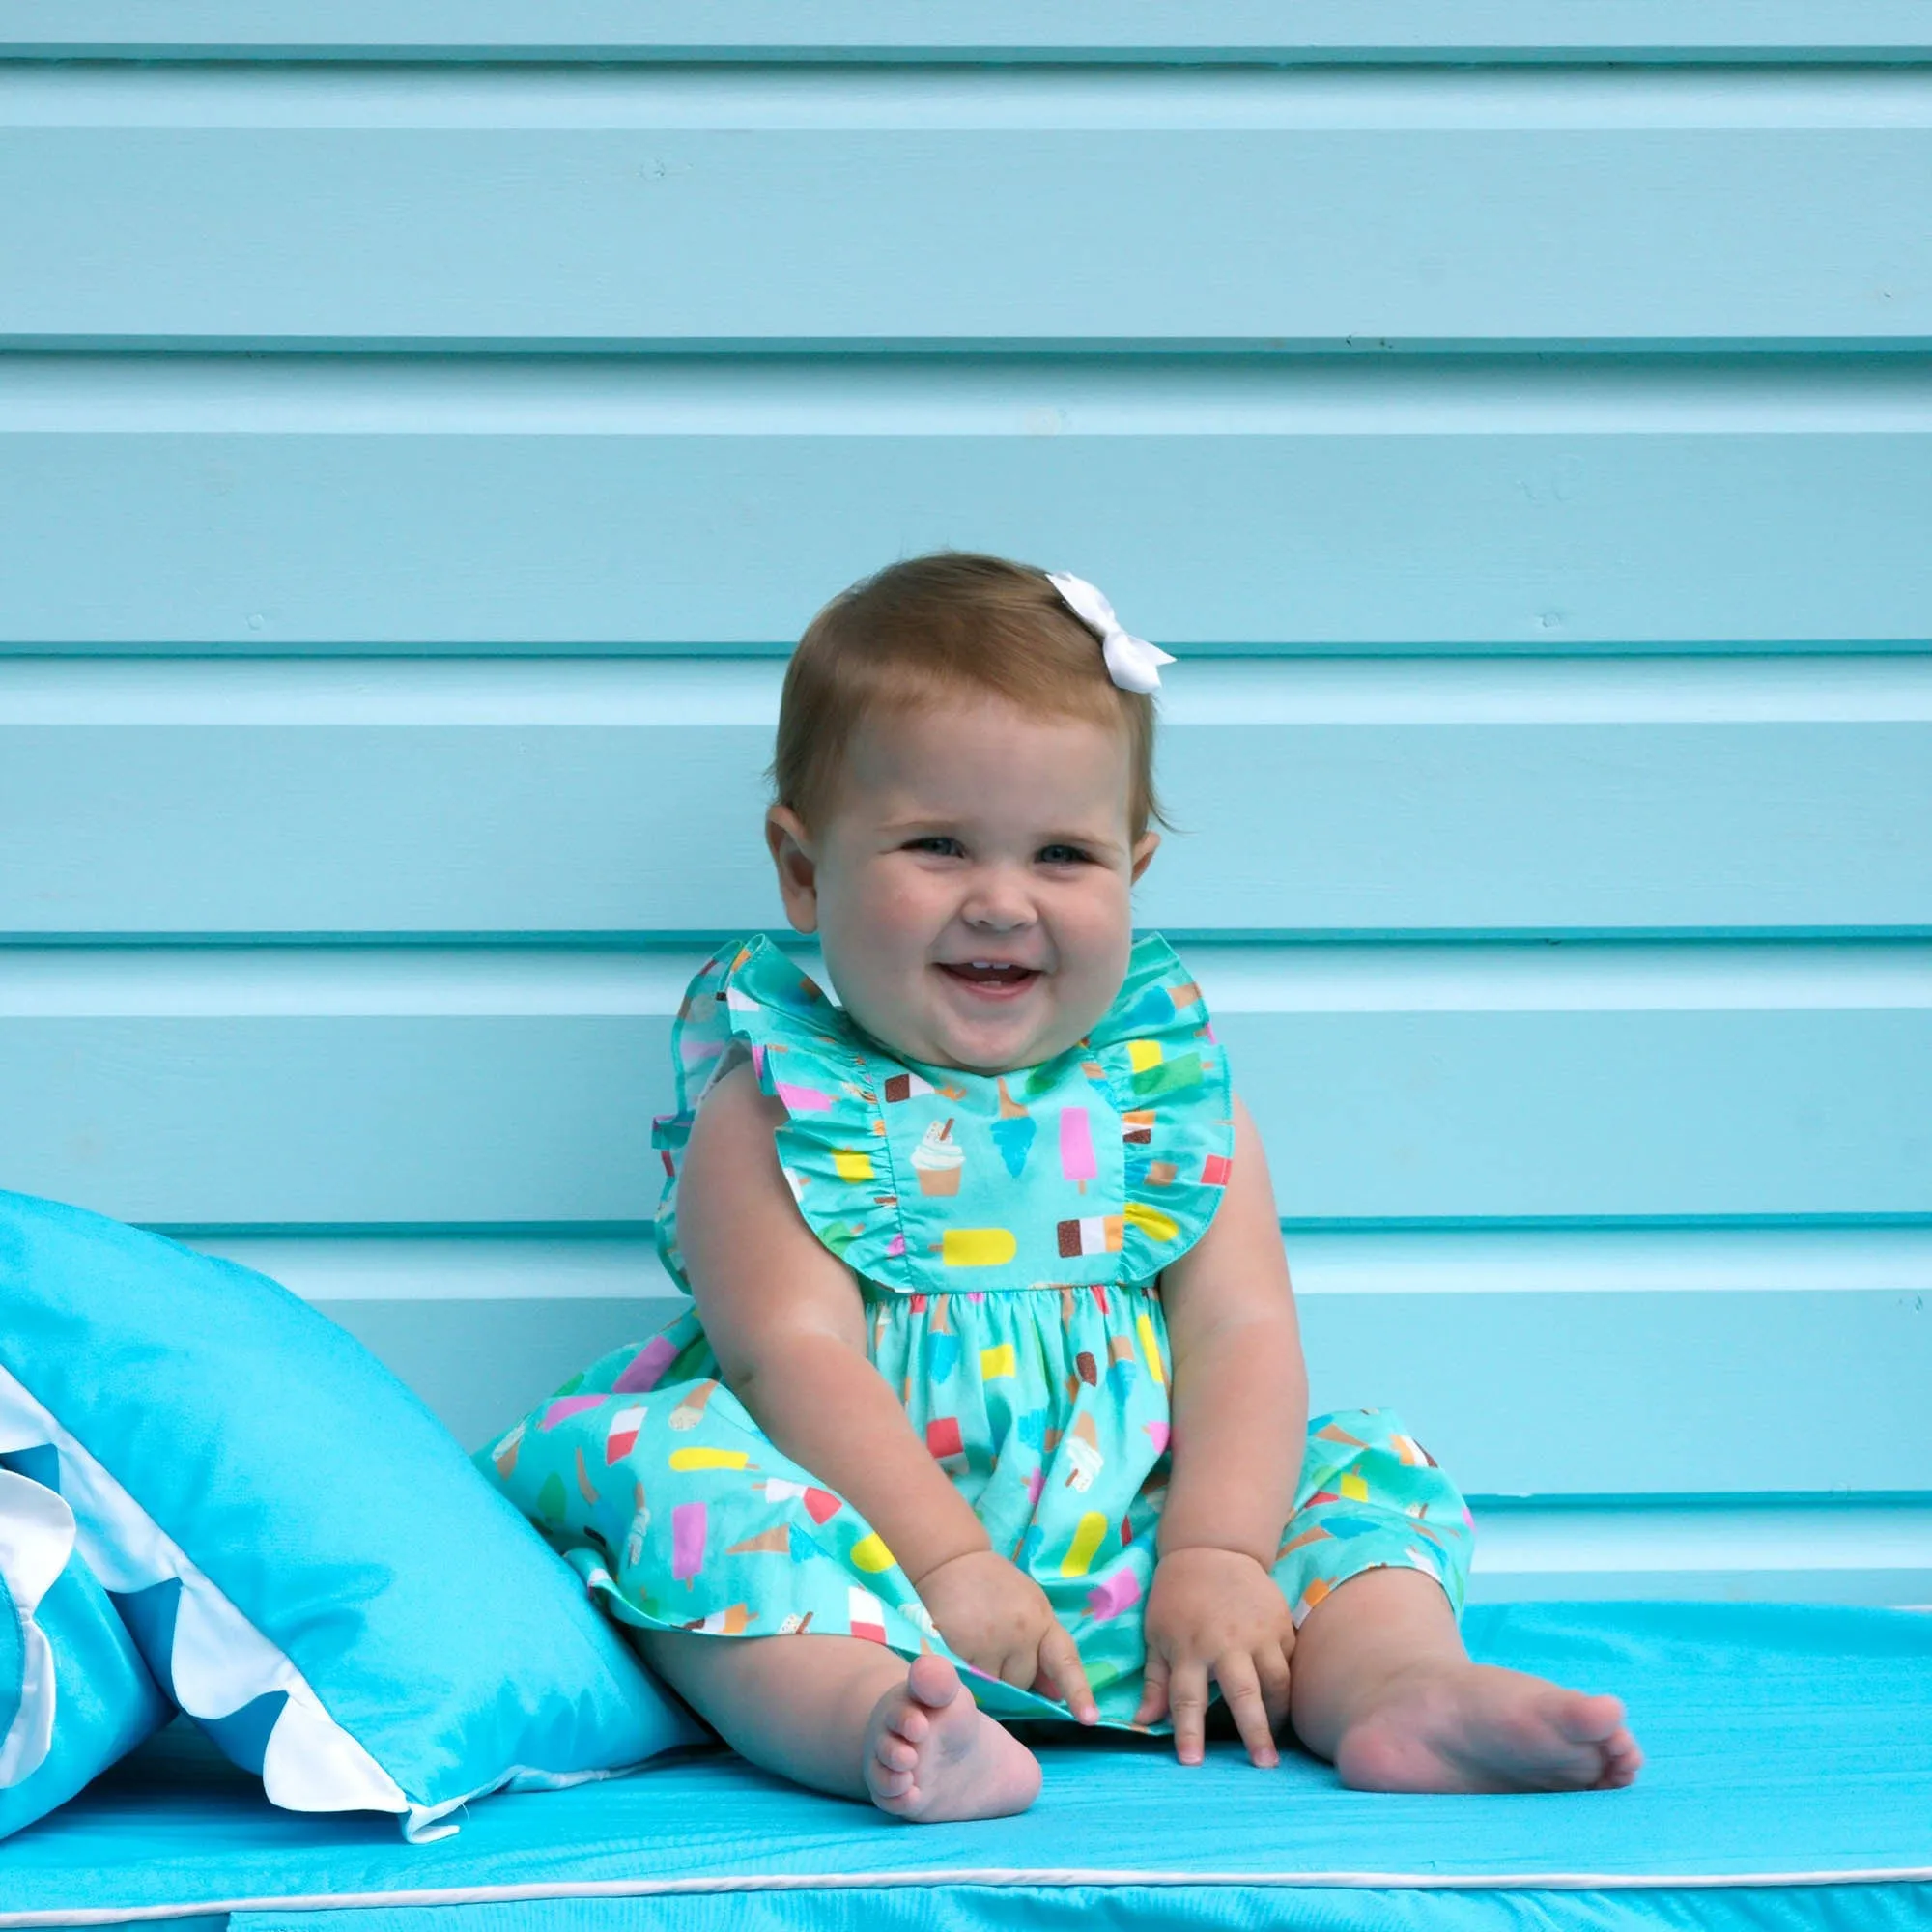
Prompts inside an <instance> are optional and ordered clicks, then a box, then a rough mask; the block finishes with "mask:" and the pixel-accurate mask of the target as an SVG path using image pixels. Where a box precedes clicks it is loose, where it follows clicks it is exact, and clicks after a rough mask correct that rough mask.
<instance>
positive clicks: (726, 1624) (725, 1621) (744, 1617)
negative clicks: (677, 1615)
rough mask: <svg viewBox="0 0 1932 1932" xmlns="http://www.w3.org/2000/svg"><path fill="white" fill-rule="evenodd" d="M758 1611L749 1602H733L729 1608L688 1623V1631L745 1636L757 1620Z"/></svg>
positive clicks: (714, 1611)
mask: <svg viewBox="0 0 1932 1932" xmlns="http://www.w3.org/2000/svg"><path fill="white" fill-rule="evenodd" d="M757 1617H758V1613H757V1611H756V1610H754V1609H753V1608H752V1606H751V1605H749V1604H733V1605H731V1607H730V1608H729V1609H728V1610H713V1611H712V1612H711V1614H710V1615H709V1616H708V1617H700V1618H699V1619H698V1620H697V1622H696V1623H693V1624H686V1625H685V1629H686V1630H688V1631H701V1632H703V1634H705V1635H706V1636H743V1635H744V1634H745V1633H746V1631H748V1630H749V1629H750V1628H751V1627H752V1625H753V1624H754V1623H755V1622H756V1621H757Z"/></svg>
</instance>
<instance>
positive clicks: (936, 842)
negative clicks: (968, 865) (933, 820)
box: [905, 832, 966, 859]
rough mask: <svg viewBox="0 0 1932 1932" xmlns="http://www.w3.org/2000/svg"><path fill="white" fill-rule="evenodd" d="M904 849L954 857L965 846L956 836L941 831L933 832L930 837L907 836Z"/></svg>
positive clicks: (938, 856)
mask: <svg viewBox="0 0 1932 1932" xmlns="http://www.w3.org/2000/svg"><path fill="white" fill-rule="evenodd" d="M905 849H906V850H907V851H908V852H930V853H932V854H933V855H934V856H935V857H936V858H941V859H955V858H957V857H958V856H959V855H960V854H961V853H962V852H964V851H965V849H966V848H965V846H963V845H962V844H960V842H959V841H958V839H956V838H947V837H946V836H945V835H944V834H943V833H937V832H936V833H934V834H933V836H932V837H931V838H908V839H907V840H906V847H905Z"/></svg>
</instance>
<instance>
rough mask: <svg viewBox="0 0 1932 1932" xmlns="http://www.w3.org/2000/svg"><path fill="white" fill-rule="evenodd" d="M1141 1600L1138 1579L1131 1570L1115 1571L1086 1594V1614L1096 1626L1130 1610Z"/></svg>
mask: <svg viewBox="0 0 1932 1932" xmlns="http://www.w3.org/2000/svg"><path fill="white" fill-rule="evenodd" d="M1140 1600H1141V1585H1140V1578H1139V1577H1136V1576H1135V1575H1134V1573H1133V1572H1132V1571H1131V1570H1127V1569H1121V1570H1116V1571H1115V1572H1114V1574H1113V1575H1112V1576H1111V1577H1106V1578H1104V1579H1103V1580H1102V1581H1100V1582H1098V1583H1096V1584H1094V1587H1093V1588H1092V1589H1091V1590H1089V1591H1088V1592H1087V1614H1088V1615H1089V1616H1090V1617H1092V1618H1093V1619H1094V1622H1095V1623H1096V1624H1103V1623H1105V1622H1106V1621H1107V1619H1108V1618H1109V1617H1118V1616H1119V1615H1120V1614H1121V1613H1122V1611H1123V1610H1130V1609H1132V1608H1133V1606H1134V1605H1136V1604H1138V1603H1139V1602H1140Z"/></svg>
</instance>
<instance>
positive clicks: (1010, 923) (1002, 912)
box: [960, 871, 1034, 932]
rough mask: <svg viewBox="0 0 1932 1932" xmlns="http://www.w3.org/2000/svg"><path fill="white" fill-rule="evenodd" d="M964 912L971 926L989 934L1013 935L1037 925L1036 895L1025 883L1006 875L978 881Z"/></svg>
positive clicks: (989, 875)
mask: <svg viewBox="0 0 1932 1932" xmlns="http://www.w3.org/2000/svg"><path fill="white" fill-rule="evenodd" d="M960 911H961V914H962V916H963V917H964V919H965V921H966V923H967V924H968V925H974V926H979V927H980V929H981V930H983V931H988V932H1011V931H1013V930H1015V929H1016V928H1017V927H1020V926H1025V925H1031V924H1032V923H1034V907H1033V895H1031V894H1030V893H1028V892H1027V891H1026V889H1025V885H1024V883H1023V882H1022V881H1021V880H1019V879H1016V878H1013V877H1012V876H1011V875H1010V874H1009V873H1007V872H1004V871H998V872H984V873H981V874H980V876H979V877H978V878H976V879H975V880H974V881H973V884H972V888H971V890H970V891H969V892H968V894H967V895H966V902H965V904H964V905H963V906H962V907H961V908H960Z"/></svg>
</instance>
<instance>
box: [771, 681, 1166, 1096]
mask: <svg viewBox="0 0 1932 1932" xmlns="http://www.w3.org/2000/svg"><path fill="white" fill-rule="evenodd" d="M1127 792H1128V770H1127V744H1126V740H1125V737H1124V735H1123V734H1122V733H1120V732H1117V731H1110V730H1108V729H1106V728H1105V727H1104V726H1102V725H1095V724H1090V723H1087V722H1086V721H1084V720H1080V719H1070V718H1058V719H1041V718H1034V717H1030V716H1028V715H1027V714H1025V713H1023V712H1020V711H1018V710H1016V709H1014V708H1013V707H1012V706H1010V705H1008V704H1005V703H1003V702H1001V701H1000V700H998V699H985V700H980V701H975V702H970V703H967V704H963V705H949V706H947V707H946V708H945V709H943V710H942V709H940V708H938V707H932V708H928V709H922V710H918V711H914V712H911V713H908V714H904V715H900V716H895V717H884V718H878V719H873V720H867V721H866V722H865V723H863V724H862V725H860V727H859V728H858V730H857V731H856V732H854V734H853V737H852V742H851V745H850V746H849V748H848V751H847V755H846V761H845V768H844V771H843V773H842V774H841V776H840V780H839V783H838V792H837V795H836V797H835V799H834V801H833V804H832V807H831V809H830V810H829V811H828V812H827V813H826V814H825V816H824V819H823V822H822V823H821V824H819V825H817V826H815V827H812V828H810V829H808V828H807V827H805V826H804V825H802V824H801V823H800V822H799V820H798V819H797V817H796V816H795V815H794V814H793V813H792V812H790V811H788V810H786V809H785V808H783V807H782V806H779V807H775V808H774V809H773V810H772V813H771V816H770V819H769V821H768V825H767V833H768V837H769V838H770V841H771V846H772V852H773V856H774V858H776V860H777V861H778V866H779V880H780V885H781V889H782V891H783V893H784V897H785V910H786V912H787V914H788V915H789V916H790V919H791V923H792V924H793V925H795V926H796V927H797V928H798V929H799V930H800V931H801V932H816V933H817V934H818V935H819V940H820V944H821V945H822V946H823V948H824V952H825V965H826V970H827V972H828V973H829V974H830V975H831V978H832V983H833V984H834V985H835V986H836V987H837V988H838V997H839V998H840V1000H842V1001H843V1002H844V1005H845V1009H846V1010H847V1011H848V1012H849V1013H850V1014H851V1015H852V1017H853V1018H854V1019H855V1020H857V1021H858V1023H859V1024H860V1025H861V1026H862V1027H864V1028H865V1030H866V1031H867V1033H869V1034H870V1035H872V1037H874V1038H875V1039H878V1040H880V1041H881V1042H883V1043H884V1044H885V1045H887V1046H890V1047H892V1048H894V1049H895V1050H896V1051H897V1052H898V1053H900V1054H901V1055H903V1056H904V1057H905V1058H907V1059H909V1060H916V1061H921V1062H923V1063H925V1064H927V1065H939V1066H958V1067H965V1068H969V1069H971V1070H973V1071H976V1072H995V1071H1005V1070H1007V1069H1008V1068H1010V1067H1016V1066H1031V1065H1035V1064H1036V1063H1037V1062H1039V1061H1042V1060H1049V1059H1051V1058H1052V1057H1053V1056H1054V1055H1055V1054H1057V1053H1060V1052H1063V1051H1064V1050H1065V1048H1067V1047H1069V1046H1071V1045H1072V1044H1073V1043H1074V1042H1075V1041H1076V1040H1078V1039H1080V1038H1081V1037H1083V1036H1084V1035H1085V1034H1086V1033H1087V1032H1088V1030H1089V1029H1090V1028H1091V1027H1092V1026H1093V1025H1094V1022H1095V1021H1096V1020H1098V1019H1099V1017H1100V1016H1101V1014H1102V1013H1104V1012H1105V1011H1106V1010H1107V1009H1108V1007H1109V1006H1111V1005H1112V1004H1113V1001H1114V997H1115V995H1116V994H1117V993H1118V992H1119V991H1120V989H1121V982H1122V979H1123V978H1124V977H1125V975H1126V969H1127V952H1128V949H1129V946H1130V945H1131V943H1132V929H1131V910H1130V907H1129V903H1128V895H1129V890H1130V888H1131V887H1132V885H1133V882H1134V881H1135V880H1136V879H1137V878H1139V876H1140V874H1141V872H1142V870H1143V869H1144V868H1145V867H1146V865H1147V862H1148V860H1149V859H1150V858H1151V857H1152V855H1153V848H1154V846H1155V845H1156V844H1157V843H1158V842H1159V840H1158V838H1157V837H1156V835H1155V834H1153V833H1151V832H1150V833H1148V834H1146V835H1144V836H1143V838H1141V839H1140V841H1139V842H1138V843H1137V844H1136V843H1135V842H1134V841H1133V839H1132V837H1131V832H1130V828H1129V825H1128V821H1127Z"/></svg>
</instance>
